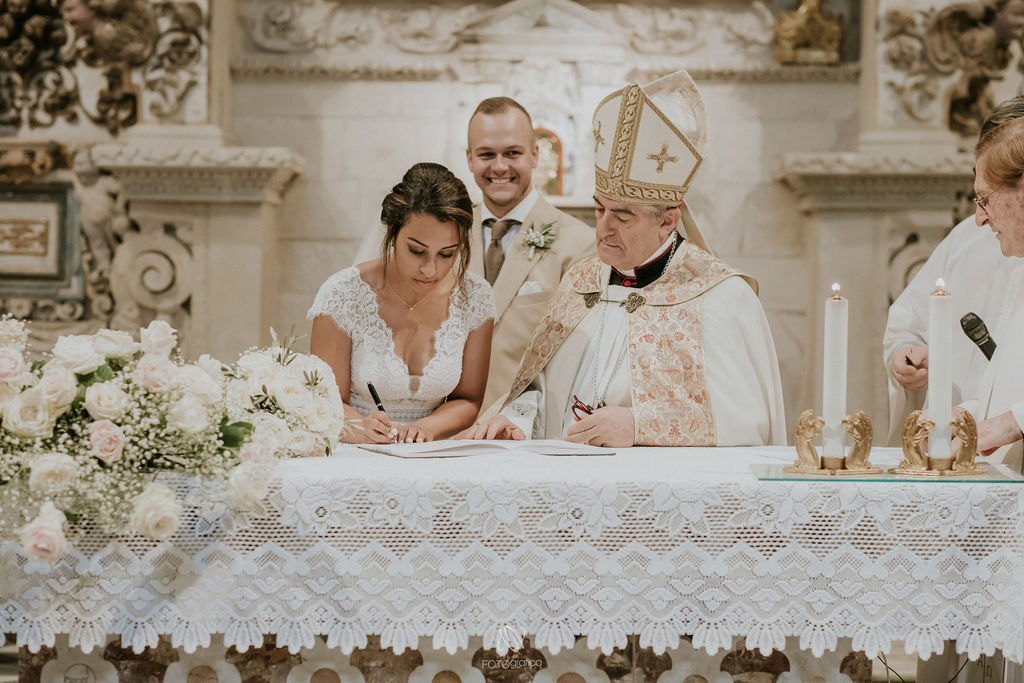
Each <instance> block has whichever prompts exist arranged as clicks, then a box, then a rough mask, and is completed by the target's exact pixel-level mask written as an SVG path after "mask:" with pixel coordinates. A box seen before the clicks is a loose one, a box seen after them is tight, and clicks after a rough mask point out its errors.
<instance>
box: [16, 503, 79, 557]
mask: <svg viewBox="0 0 1024 683" xmlns="http://www.w3.org/2000/svg"><path fill="white" fill-rule="evenodd" d="M64 519H65V518H64V513H63V512H61V511H60V510H58V509H57V508H56V507H55V506H54V504H53V503H51V502H50V501H46V502H45V503H43V506H42V507H41V508H39V515H38V516H37V517H36V518H35V519H34V520H32V521H31V522H29V523H28V524H26V525H25V526H24V527H22V529H21V548H22V550H23V551H24V552H25V555H26V556H27V557H28V558H29V559H30V560H42V561H44V562H49V563H50V564H53V563H54V562H56V561H57V560H59V559H60V558H61V557H63V555H64V553H65V552H67V549H68V539H67V538H66V537H65V536H64Z"/></svg>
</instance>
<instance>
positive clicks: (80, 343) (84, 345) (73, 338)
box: [53, 334, 106, 375]
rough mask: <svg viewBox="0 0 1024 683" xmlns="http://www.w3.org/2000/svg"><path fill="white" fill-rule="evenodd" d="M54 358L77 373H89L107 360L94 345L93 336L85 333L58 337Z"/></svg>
mask: <svg viewBox="0 0 1024 683" xmlns="http://www.w3.org/2000/svg"><path fill="white" fill-rule="evenodd" d="M53 359H54V360H55V361H57V362H58V363H60V364H61V365H63V366H64V367H66V368H67V369H68V370H70V371H71V372H73V373H75V374H76V375H87V374H89V373H90V372H92V371H93V370H95V369H96V368H98V367H99V366H101V365H103V363H104V361H106V359H105V358H104V357H103V356H102V355H100V353H99V352H98V351H96V347H95V346H93V344H92V337H90V336H88V335H84V334H73V335H70V336H63V337H60V338H59V339H57V343H56V344H54V345H53Z"/></svg>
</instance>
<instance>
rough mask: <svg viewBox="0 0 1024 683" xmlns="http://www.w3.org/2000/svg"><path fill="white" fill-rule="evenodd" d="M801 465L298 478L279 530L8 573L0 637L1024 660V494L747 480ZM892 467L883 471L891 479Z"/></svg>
mask: <svg viewBox="0 0 1024 683" xmlns="http://www.w3.org/2000/svg"><path fill="white" fill-rule="evenodd" d="M793 457H794V455H793V451H792V449H787V448H723V449H697V448H694V449H672V448H663V449H654V448H647V449H639V448H638V449H629V450H625V451H622V452H621V453H619V454H618V455H616V456H612V457H589V458H578V457H577V458H558V457H545V456H537V455H529V454H515V455H514V454H501V455H486V456H476V457H471V458H451V459H443V460H442V459H434V460H420V461H411V460H402V459H398V458H391V457H388V456H384V455H377V454H372V453H366V452H363V451H359V450H354V449H347V450H345V451H344V452H342V453H341V454H339V455H336V456H334V457H332V458H330V459H309V460H301V461H291V462H286V463H282V464H281V465H279V467H278V470H277V477H276V479H275V482H274V483H273V484H272V488H271V493H270V495H269V496H268V497H267V498H266V499H265V500H264V501H263V509H262V510H260V511H257V512H255V513H250V514H249V515H248V516H245V515H240V514H238V513H233V512H225V511H223V510H216V509H207V506H205V505H204V503H203V499H204V496H203V492H202V487H201V486H200V485H199V484H198V483H197V482H195V481H191V480H187V479H184V478H179V479H171V480H170V483H171V484H172V485H173V486H175V487H176V488H177V490H178V491H179V493H180V494H181V495H182V496H183V497H184V498H187V502H188V503H189V504H190V507H189V508H188V512H187V517H186V519H185V520H184V521H183V525H182V529H181V530H180V531H179V532H178V534H177V535H176V536H175V537H174V538H173V539H172V540H171V541H169V542H164V543H153V542H149V541H145V540H142V539H139V538H133V537H113V536H109V535H103V534H100V533H98V532H93V533H89V534H87V535H86V537H85V538H83V539H80V540H79V541H78V543H77V545H76V548H75V549H73V550H72V551H71V552H70V553H69V554H68V555H67V557H66V558H65V559H64V560H63V561H61V562H60V563H59V564H58V565H56V566H55V567H53V568H50V567H49V565H46V564H40V563H33V562H28V561H27V560H26V559H25V558H24V557H23V556H22V555H20V553H18V552H17V548H16V547H15V546H14V545H13V544H9V545H7V546H6V547H5V548H3V550H2V552H0V633H3V632H13V633H16V634H17V641H18V643H19V644H20V645H27V646H28V647H29V649H31V650H35V649H38V648H39V647H40V646H41V645H50V644H52V643H53V642H54V636H55V634H58V633H61V634H68V636H69V642H70V645H71V646H77V647H80V648H81V649H83V650H85V651H89V650H90V649H91V648H93V647H98V646H101V645H102V644H104V643H105V642H106V639H107V634H119V635H120V636H121V639H122V642H123V644H124V645H125V646H130V647H132V648H134V649H136V650H141V649H142V648H144V647H146V646H155V645H156V644H157V639H158V637H159V636H160V635H162V634H166V635H167V636H169V638H170V640H171V643H172V644H173V645H174V646H175V647H180V648H183V649H185V650H186V651H189V652H191V651H193V650H194V649H195V648H197V647H205V646H207V645H208V644H209V642H210V637H211V634H223V635H224V640H225V644H226V645H228V646H230V645H234V646H237V647H238V648H239V649H246V648H248V647H252V646H259V645H261V644H262V642H263V639H262V634H264V633H274V634H276V635H277V643H278V645H281V646H287V647H288V648H290V649H292V650H293V651H297V650H298V649H300V648H303V647H312V646H313V645H314V635H316V634H324V635H326V637H327V644H328V646H330V647H332V648H339V649H340V650H341V651H343V652H345V653H349V652H351V651H352V649H353V648H355V647H359V646H360V645H362V644H364V643H365V642H366V636H367V635H368V634H379V635H380V636H381V644H382V646H385V647H386V646H389V645H390V646H392V647H394V648H395V650H396V651H400V650H402V649H404V648H406V647H416V646H417V642H418V639H419V638H420V637H423V636H426V637H430V638H432V639H433V646H434V647H435V648H446V649H448V650H449V651H454V650H456V649H460V648H465V647H467V643H468V638H469V637H470V636H483V638H484V644H485V646H495V645H497V646H499V649H500V648H501V646H503V645H504V644H505V643H506V642H507V634H508V633H518V634H524V635H529V636H532V638H533V644H534V645H535V646H538V647H547V648H549V649H550V650H551V651H552V652H557V651H558V650H559V649H561V648H570V647H572V646H573V644H574V636H575V634H582V635H585V636H587V638H588V641H587V643H588V645H589V646H590V647H592V648H600V649H601V650H603V651H605V652H608V651H610V650H611V648H612V647H614V646H624V645H625V644H626V637H627V635H628V634H631V633H638V634H640V644H641V645H642V646H648V645H650V646H653V648H654V649H655V650H656V651H658V652H661V651H663V650H665V649H666V648H668V647H673V646H675V645H676V644H677V642H678V638H679V637H680V636H681V635H685V634H690V635H692V636H693V645H694V646H695V647H703V648H705V649H707V650H708V651H710V652H714V651H716V650H717V649H720V648H727V647H729V646H730V644H731V640H732V638H733V637H734V636H745V637H746V639H747V647H749V648H755V647H756V648H760V649H761V650H763V651H768V650H770V649H772V648H780V649H781V648H782V647H783V646H784V641H785V638H786V637H787V636H794V637H798V638H799V641H800V647H801V648H803V649H807V650H810V651H811V652H812V653H814V654H815V655H820V654H821V653H822V652H824V651H825V650H833V649H835V647H836V641H837V638H839V637H841V636H849V637H852V639H853V647H854V649H862V650H864V651H865V652H866V653H867V655H868V656H869V657H874V656H875V655H876V654H877V653H879V652H882V653H887V652H889V651H890V649H891V648H892V647H893V642H894V641H904V642H905V646H906V649H907V651H908V652H910V653H918V654H920V655H924V656H927V655H929V654H930V653H935V652H940V651H941V650H942V647H943V641H944V640H947V639H951V640H955V641H956V647H957V650H958V651H959V652H966V653H967V654H968V655H969V656H970V657H971V658H976V657H977V656H978V655H979V654H981V653H992V652H993V651H994V650H995V649H996V648H999V649H1001V650H1002V651H1003V653H1004V654H1005V655H1006V656H1007V657H1008V658H1009V659H1011V660H1013V661H1015V662H1021V660H1022V658H1024V514H1022V511H1024V485H1019V484H1013V483H980V482H972V483H953V482H943V483H941V484H940V483H936V482H920V483H918V482H914V483H905V482H855V481H848V480H847V481H836V480H834V479H830V480H827V481H820V482H818V481H813V482H807V481H772V482H767V481H765V482H759V481H758V480H757V479H756V478H755V477H754V476H753V474H752V473H751V470H750V464H751V463H759V462H770V463H780V462H786V463H788V462H790V461H792V460H793ZM896 459H897V454H896V452H895V451H894V450H891V449H876V450H875V452H874V453H873V454H872V460H873V461H875V462H876V463H879V462H883V463H884V462H890V463H894V462H895V461H896Z"/></svg>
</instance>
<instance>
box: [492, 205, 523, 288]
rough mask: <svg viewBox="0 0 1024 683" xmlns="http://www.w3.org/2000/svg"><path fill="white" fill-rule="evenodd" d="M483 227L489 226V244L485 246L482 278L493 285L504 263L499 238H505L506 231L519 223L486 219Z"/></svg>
mask: <svg viewBox="0 0 1024 683" xmlns="http://www.w3.org/2000/svg"><path fill="white" fill-rule="evenodd" d="M484 225H489V226H491V243H490V244H489V245H487V253H485V254H484V277H486V278H487V281H488V282H489V283H491V284H492V285H493V284H494V281H495V280H497V279H498V273H499V272H501V264H502V263H504V262H505V250H504V249H502V248H501V238H502V237H504V236H505V233H506V232H508V229H509V228H511V227H513V226H516V225H519V221H517V220H512V219H508V220H505V219H502V220H494V219H493V218H488V219H487V220H486V221H484Z"/></svg>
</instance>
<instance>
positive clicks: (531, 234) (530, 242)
mask: <svg viewBox="0 0 1024 683" xmlns="http://www.w3.org/2000/svg"><path fill="white" fill-rule="evenodd" d="M553 226H554V223H541V225H540V227H539V228H538V227H537V225H536V224H534V223H530V227H528V228H527V229H526V230H524V231H523V244H525V245H526V246H528V247H529V248H530V258H531V259H533V252H534V251H535V250H537V249H550V248H551V244H552V243H553V242H554V241H555V237H556V235H555V233H554V231H553V230H552V229H551V228H552V227H553Z"/></svg>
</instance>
